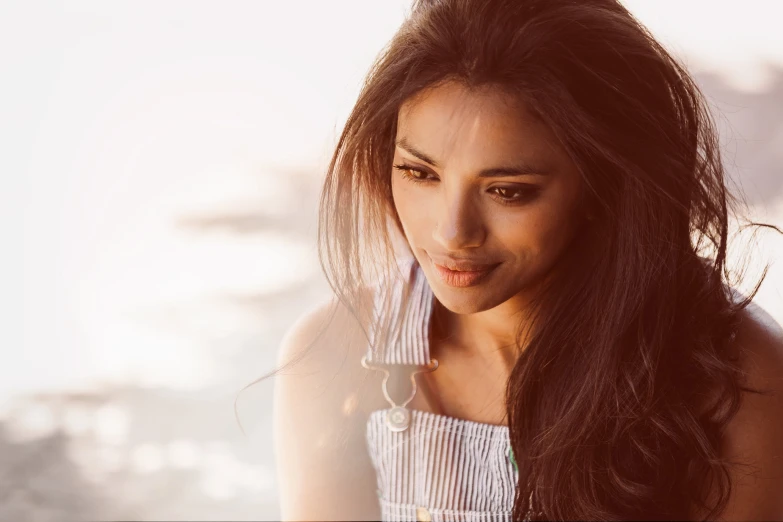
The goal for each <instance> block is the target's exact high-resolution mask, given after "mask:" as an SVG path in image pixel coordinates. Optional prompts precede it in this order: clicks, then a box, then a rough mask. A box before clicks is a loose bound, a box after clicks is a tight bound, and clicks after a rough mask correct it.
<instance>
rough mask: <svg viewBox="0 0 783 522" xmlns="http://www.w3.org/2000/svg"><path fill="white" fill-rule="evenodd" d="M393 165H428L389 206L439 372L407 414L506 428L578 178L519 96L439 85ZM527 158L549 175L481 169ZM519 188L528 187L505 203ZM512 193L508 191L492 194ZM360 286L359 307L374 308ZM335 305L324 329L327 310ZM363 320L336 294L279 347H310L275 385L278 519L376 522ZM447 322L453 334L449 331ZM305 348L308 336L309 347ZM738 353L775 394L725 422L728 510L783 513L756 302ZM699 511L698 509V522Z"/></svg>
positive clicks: (419, 105)
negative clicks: (446, 275)
mask: <svg viewBox="0 0 783 522" xmlns="http://www.w3.org/2000/svg"><path fill="white" fill-rule="evenodd" d="M403 138H404V141H405V142H406V143H407V145H408V146H409V147H408V148H411V147H412V148H414V149H415V150H417V151H419V152H423V153H425V155H426V156H428V157H429V159H430V160H432V161H429V162H428V161H424V160H422V159H421V158H418V157H416V155H415V154H412V153H411V151H406V150H405V149H404V148H402V147H400V146H398V147H397V148H396V150H395V156H394V165H399V164H402V163H405V164H408V165H411V166H413V167H416V168H417V169H420V170H422V171H424V172H425V173H426V174H424V175H421V174H417V173H413V172H409V173H408V174H411V175H415V176H418V177H424V178H427V179H428V180H432V181H428V182H425V183H418V184H417V183H413V182H411V181H408V180H406V179H404V178H403V174H404V173H403V172H401V171H399V170H397V169H393V170H392V171H391V176H392V192H393V197H394V204H395V208H396V210H397V212H398V214H399V217H400V221H401V223H402V225H403V230H404V233H405V237H406V238H407V240H408V243H409V246H410V248H411V251H412V253H413V255H414V256H415V257H416V259H417V260H418V261H419V263H420V264H421V266H422V267H423V270H424V273H425V275H426V277H427V279H428V282H429V284H430V286H431V288H432V290H433V292H434V294H435V296H436V298H437V299H436V307H435V309H434V311H433V319H434V322H433V330H432V331H431V339H430V348H431V351H432V354H433V356H434V357H436V358H437V359H438V360H439V362H440V366H439V368H438V369H437V371H434V372H431V373H425V374H419V375H418V376H417V381H418V383H419V385H420V388H419V390H420V392H419V393H417V395H416V396H415V397H414V399H413V401H412V402H411V403H410V404H409V406H408V407H409V408H411V409H417V410H423V411H430V412H434V413H438V414H441V415H449V416H452V417H457V418H460V419H466V420H473V421H478V422H484V423H488V424H507V423H506V422H505V405H504V402H503V393H504V389H505V384H506V381H507V379H508V375H509V373H510V371H511V368H512V366H513V364H514V361H515V360H516V357H518V354H517V353H516V352H515V351H514V349H512V348H510V347H509V345H510V344H512V343H513V340H514V334H515V332H514V331H513V328H514V325H515V324H517V323H518V322H519V320H520V319H519V318H520V317H523V316H524V313H523V312H524V311H525V308H526V303H528V302H529V300H530V298H531V296H533V295H535V289H536V287H537V286H538V285H540V283H541V281H543V280H545V278H546V276H547V274H548V273H549V272H550V271H551V269H552V267H553V266H554V264H555V261H556V260H557V259H558V258H559V256H560V255H562V253H563V251H564V250H565V248H566V247H567V246H568V244H569V242H570V241H572V240H573V238H574V237H576V234H578V233H579V229H580V225H581V224H583V222H584V219H585V217H584V214H583V211H582V204H581V201H582V200H583V193H584V189H583V185H582V182H581V178H580V177H579V174H578V171H577V169H576V166H575V165H573V164H572V163H571V162H570V160H569V158H568V157H567V155H566V154H565V152H564V151H563V150H562V148H561V147H560V146H559V143H558V141H557V139H556V138H555V136H553V135H552V133H551V132H550V131H549V129H547V128H546V126H544V125H542V124H541V123H540V122H539V121H538V120H536V119H535V118H533V117H532V116H531V115H530V114H529V112H528V111H527V110H526V109H525V107H524V105H523V104H521V103H519V102H516V101H514V100H512V99H511V98H509V97H507V96H505V95H504V94H503V93H502V92H498V91H494V90H492V89H484V90H481V91H472V92H471V91H468V90H467V89H465V88H463V87H462V86H460V85H459V84H456V83H451V84H444V85H441V86H440V87H438V88H437V89H435V90H433V91H431V92H428V93H426V95H422V96H418V97H416V98H413V99H411V100H409V102H408V103H406V104H404V105H403V107H402V108H401V110H400V113H399V120H398V133H397V141H398V142H399V141H402V140H403ZM521 162H526V163H529V164H532V165H537V169H538V170H540V171H546V172H547V174H546V175H535V174H527V175H524V176H504V177H502V178H492V179H484V178H481V177H479V176H478V173H479V172H480V171H482V170H484V169H489V168H497V167H508V166H511V165H515V164H518V163H521ZM522 185H529V186H534V187H538V190H537V195H536V196H535V197H530V198H526V199H525V200H524V202H522V203H520V204H519V205H510V206H505V205H503V204H502V203H501V202H500V201H499V200H498V196H500V195H506V196H509V197H513V195H514V194H515V192H514V191H513V189H515V188H520V187H521V186H522ZM501 188H507V189H508V192H503V191H501V190H500V189H501ZM430 253H432V254H433V255H440V256H448V255H453V256H456V257H471V258H477V262H483V263H495V262H499V263H501V265H500V266H499V267H498V268H496V269H495V271H494V273H493V274H492V276H491V277H490V278H488V279H486V280H485V281H484V283H483V284H481V285H478V286H475V287H469V288H454V287H451V286H448V285H446V284H445V283H443V282H442V281H441V279H440V277H439V276H438V273H437V272H436V270H435V269H434V267H433V266H432V264H431V261H430V258H429V254H430ZM371 302H372V296H371V295H369V294H368V295H367V296H366V298H365V300H364V306H366V307H369V306H371ZM333 305H334V306H336V307H337V314H336V316H335V319H334V321H333V322H331V323H330V325H329V327H328V329H327V331H326V333H325V335H323V336H319V332H320V328H321V326H322V325H323V324H324V323H325V322H326V320H327V318H328V316H329V314H328V312H329V310H330V309H331V307H332V306H333ZM367 327H368V325H366V324H365V325H361V327H360V325H358V324H356V322H355V320H354V318H353V315H352V314H351V313H349V311H347V310H344V309H343V308H342V306H341V305H340V304H339V303H328V304H324V305H322V306H320V307H318V308H317V309H316V310H314V311H311V312H310V313H308V314H305V315H304V316H303V317H302V318H301V319H300V320H299V321H298V322H297V323H296V324H295V325H293V326H292V327H291V329H290V330H289V332H288V333H287V334H286V337H285V339H284V341H283V343H282V345H281V347H280V352H279V354H280V355H279V357H280V359H279V363H280V365H281V366H283V365H284V364H285V363H286V362H288V361H294V360H296V359H297V357H298V356H299V355H301V354H303V353H307V354H308V356H307V357H306V358H305V359H304V360H302V361H300V362H299V363H298V365H297V366H296V369H295V370H293V371H289V372H285V373H283V374H281V375H280V376H279V377H278V378H277V379H276V384H275V422H274V425H275V441H276V443H275V444H276V447H275V455H276V458H277V469H278V474H279V476H278V482H279V490H280V506H281V519H282V520H378V519H379V518H380V508H379V504H378V499H377V497H376V494H375V484H376V482H375V481H376V475H375V469H374V468H373V467H372V463H371V462H370V459H369V455H368V453H367V448H366V443H365V430H366V422H367V417H368V415H369V414H370V412H372V411H377V410H379V409H384V408H387V407H388V404H387V403H386V402H385V401H384V399H383V397H382V394H381V391H380V387H381V376H380V372H367V371H366V370H365V369H364V368H363V367H362V366H361V365H360V363H359V361H360V359H361V357H362V355H364V353H365V349H366V344H365V342H366V338H365V337H364V332H365V331H366V328H367ZM446 332H448V334H449V335H448V336H446V335H444V334H445V333H446ZM311 343H314V344H312V346H311ZM736 348H738V349H740V350H742V351H744V352H745V353H746V354H747V357H746V359H745V367H744V370H745V372H746V376H747V382H748V384H749V385H751V386H753V387H760V388H764V389H767V390H769V391H770V392H771V395H770V396H757V395H751V394H743V401H742V405H741V408H740V411H739V412H738V414H737V416H736V417H735V418H734V419H732V421H731V422H730V423H729V425H728V426H727V428H726V433H725V440H724V444H723V445H722V455H723V456H724V457H725V458H727V459H729V460H731V461H732V462H736V463H737V465H736V466H732V467H731V469H730V473H731V476H732V480H733V482H734V489H733V491H732V495H731V497H730V501H729V504H728V507H727V510H726V512H725V513H724V514H723V516H722V517H721V519H723V520H783V495H781V494H780V492H781V491H783V415H782V414H781V412H782V411H783V402H781V397H782V396H783V330H781V328H780V326H779V325H777V323H775V322H774V321H773V320H771V318H770V317H769V316H768V315H767V314H766V313H764V312H763V310H761V309H759V308H758V307H755V306H754V307H750V308H749V309H748V310H746V311H745V312H744V313H743V323H742V326H741V328H740V332H739V334H738V337H737V341H736ZM393 374H394V377H393V379H392V380H391V383H390V384H391V388H392V395H393V396H395V397H400V396H405V395H407V391H408V390H409V384H410V383H409V381H408V380H407V379H408V376H409V374H408V373H407V372H405V371H404V369H403V371H400V372H393ZM703 516H704V513H703V512H701V511H700V510H698V509H695V508H694V510H693V513H692V517H691V518H694V519H699V518H700V517H703Z"/></svg>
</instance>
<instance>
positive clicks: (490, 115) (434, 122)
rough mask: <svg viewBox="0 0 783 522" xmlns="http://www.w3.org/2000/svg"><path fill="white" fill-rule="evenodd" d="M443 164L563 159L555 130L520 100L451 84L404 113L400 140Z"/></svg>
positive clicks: (400, 119) (492, 90) (413, 102)
mask: <svg viewBox="0 0 783 522" xmlns="http://www.w3.org/2000/svg"><path fill="white" fill-rule="evenodd" d="M403 137H404V138H405V140H406V141H407V142H409V143H411V144H415V146H416V147H417V148H418V149H421V150H424V151H426V152H427V153H428V154H431V155H432V156H433V157H435V158H438V159H443V160H444V161H446V160H447V159H452V158H463V159H465V158H468V157H470V158H474V159H475V158H479V159H482V160H484V159H485V160H486V161H499V160H503V159H514V158H517V159H523V158H541V159H545V158H549V157H552V156H560V155H562V151H561V150H559V147H558V145H557V144H558V142H557V140H556V138H555V136H554V134H553V133H552V132H551V130H550V129H549V128H548V127H547V126H546V125H545V124H544V123H543V122H542V121H541V120H540V119H538V118H537V117H536V116H535V115H534V114H533V112H532V111H531V109H530V108H529V107H528V106H527V105H526V104H525V102H524V101H523V100H521V99H520V98H517V97H514V96H512V95H510V94H508V93H506V92H504V91H502V90H501V89H500V88H497V87H491V86H487V87H482V88H478V89H468V88H467V87H465V86H463V85H462V84H460V83H457V82H448V83H445V84H442V85H439V86H437V87H434V88H432V89H429V90H427V91H424V92H422V93H419V94H418V95H416V96H414V97H412V98H411V99H409V100H407V101H406V102H405V103H403V105H402V106H401V108H400V111H399V114H398V122H397V139H398V140H399V139H400V138H403Z"/></svg>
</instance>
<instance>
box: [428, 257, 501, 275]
mask: <svg viewBox="0 0 783 522" xmlns="http://www.w3.org/2000/svg"><path fill="white" fill-rule="evenodd" d="M430 259H431V260H432V262H433V263H435V264H436V265H440V266H442V267H444V268H448V269H449V270H452V271H455V272H482V271H484V270H487V269H488V268H492V267H494V266H495V265H497V264H498V263H478V262H475V261H470V260H463V259H453V258H448V257H447V258H438V257H432V256H430Z"/></svg>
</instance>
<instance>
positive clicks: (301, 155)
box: [0, 0, 783, 520]
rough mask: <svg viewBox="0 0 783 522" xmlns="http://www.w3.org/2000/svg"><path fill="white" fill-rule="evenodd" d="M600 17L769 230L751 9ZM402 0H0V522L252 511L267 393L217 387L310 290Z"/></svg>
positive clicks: (764, 99) (661, 4) (769, 50)
mask: <svg viewBox="0 0 783 522" xmlns="http://www.w3.org/2000/svg"><path fill="white" fill-rule="evenodd" d="M623 3H624V4H625V5H627V6H628V8H629V10H630V11H631V12H632V13H634V14H635V15H636V16H637V17H638V18H639V19H640V20H641V21H642V23H644V24H645V25H647V26H648V27H649V28H650V29H651V31H652V32H653V34H654V35H655V36H656V37H657V38H658V39H659V40H660V41H661V42H662V43H663V44H664V45H665V46H666V47H667V48H668V49H670V51H671V52H672V53H673V54H674V55H675V56H677V57H678V58H680V59H681V60H682V61H683V63H685V65H686V66H687V67H688V68H689V69H690V70H691V71H692V73H693V75H694V77H695V78H696V80H697V82H698V83H699V85H700V86H701V87H702V88H703V90H704V92H705V94H706V95H707V98H708V100H709V101H710V103H711V104H713V107H714V109H715V111H716V118H717V120H718V123H719V127H720V130H721V145H722V152H723V153H724V162H725V163H726V166H727V171H728V173H729V174H730V175H731V177H732V179H733V180H735V181H736V182H737V183H739V184H740V186H741V187H742V188H743V190H744V191H745V195H746V196H747V198H748V203H749V206H750V211H751V217H753V218H755V219H757V220H761V221H764V222H767V223H774V224H777V225H778V226H783V176H781V172H780V171H781V165H783V33H781V32H780V31H778V28H777V22H776V21H777V20H778V19H779V17H776V16H774V14H775V13H773V12H772V11H773V10H774V9H773V8H771V7H770V6H769V3H768V2H760V1H746V2H744V3H743V4H742V6H741V8H738V7H737V6H735V5H733V4H726V5H716V4H715V3H710V2H706V1H705V0H698V1H696V0H692V1H686V2H683V1H678V2H674V1H672V0H665V1H664V0H658V1H657V2H644V1H642V0H633V1H631V0H628V1H626V2H623ZM409 5H410V2H408V1H402V0H374V1H373V2H361V1H359V0H335V1H332V2H309V3H305V4H302V3H301V2H299V3H291V2H250V1H244V2H238V1H234V2H221V3H219V4H218V3H217V2H185V1H165V2H155V3H152V2H148V3H145V2H134V3H131V2H128V1H116V2H111V3H109V2H98V1H94V0H93V1H70V2H55V1H50V2H40V1H35V2H17V3H6V4H4V5H2V6H0V43H2V45H0V63H2V65H3V70H4V71H5V74H6V81H5V82H3V86H2V89H3V94H4V95H3V96H2V97H0V121H2V122H3V123H2V125H1V126H0V132H2V134H3V135H2V140H3V142H4V143H5V144H6V147H5V150H4V154H3V156H2V158H0V162H2V170H3V171H4V172H6V174H5V178H6V180H7V181H8V182H9V183H8V187H9V188H8V189H7V190H6V195H7V197H6V200H7V201H6V205H5V209H4V216H5V219H4V220H3V223H4V224H3V226H4V227H5V228H4V230H3V231H4V232H5V237H7V238H9V239H10V244H11V245H12V253H11V256H9V257H10V258H11V264H10V265H9V269H8V270H6V271H5V274H4V276H5V279H4V280H3V283H5V285H4V286H5V288H7V289H10V291H9V292H7V293H6V295H5V298H4V301H3V304H2V306H3V311H4V312H5V315H6V317H7V320H6V322H5V324H4V330H3V335H4V339H5V340H6V342H7V343H9V346H10V347H12V348H11V349H9V350H7V352H6V353H7V357H8V359H7V360H6V361H5V364H3V365H2V366H0V372H1V373H0V397H1V398H2V399H1V400H2V402H0V405H2V406H0V459H5V462H6V463H7V464H8V466H7V469H13V470H16V475H15V476H10V474H9V473H8V472H7V473H5V474H3V473H0V481H2V482H3V484H5V486H6V487H5V488H4V490H6V491H7V492H8V493H7V495H6V498H5V500H3V501H0V518H4V519H5V518H9V519H11V518H18V519H31V518H37V519H42V520H49V519H51V520H61V519H63V518H79V519H83V518H96V519H107V518H125V519H130V518H133V519H144V520H152V519H162V518H168V519H172V520H173V519H182V520H185V519H192V518H194V517H200V518H202V519H227V518H232V519H268V520H274V519H275V517H277V516H278V512H277V507H276V496H275V495H276V490H275V488H276V485H275V483H274V480H275V479H274V461H273V455H272V450H271V440H272V439H271V433H270V430H269V422H270V419H271V390H272V381H273V379H270V380H268V381H266V382H264V383H260V384H259V385H257V386H254V387H252V388H250V389H249V390H248V391H247V392H244V393H243V394H242V395H241V396H240V397H239V403H238V404H239V410H240V415H241V419H242V424H243V426H244V427H245V429H246V430H247V431H248V437H243V436H242V435H241V433H240V432H239V427H238V425H237V424H236V421H235V419H234V410H233V404H234V399H235V398H236V397H237V393H238V391H239V390H240V389H241V388H242V387H243V386H244V385H246V384H248V383H250V382H251V381H253V380H255V379H256V378H258V377H259V376H261V375H263V374H264V373H266V372H268V371H270V370H272V369H273V367H274V364H275V361H276V355H277V354H276V349H277V345H278V343H279V340H280V338H281V337H282V335H283V333H284V332H285V331H286V330H287V328H288V327H289V326H290V324H291V323H292V322H293V321H294V320H295V319H296V317H298V316H299V315H300V314H301V313H302V312H303V311H304V310H305V309H307V308H309V307H310V306H312V305H313V304H314V303H316V302H317V301H319V300H321V299H323V298H324V297H325V296H327V295H328V292H329V289H328V286H327V285H326V282H325V280H324V279H323V276H322V274H321V273H320V268H319V266H318V261H317V257H316V250H315V225H316V211H317V207H316V205H317V198H318V194H319V190H320V183H321V181H322V179H323V174H324V171H325V167H326V164H327V162H328V160H329V158H330V154H331V150H332V148H333V147H334V144H335V141H336V137H337V136H339V131H340V129H341V128H342V125H343V122H344V121H345V118H346V117H347V115H348V113H349V111H350V110H351V107H352V104H353V102H354V100H355V98H356V96H357V95H358V93H359V88H360V86H361V82H362V79H363V77H364V75H365V73H366V72H367V70H368V68H369V66H370V64H371V63H372V61H373V59H374V58H375V56H376V55H377V54H378V53H379V52H380V51H381V49H382V48H383V46H384V45H385V43H386V42H387V41H388V39H389V38H390V37H391V36H392V34H393V32H394V31H395V30H396V28H397V27H398V26H399V24H400V23H401V22H402V20H403V17H404V15H405V13H406V11H407V9H408V6H409ZM770 238H774V239H773V240H770ZM743 244H744V243H743V242H742V241H738V242H737V243H736V244H735V246H736V247H740V246H741V245H743ZM17 245H19V246H20V250H21V256H19V255H18V254H17V248H16V247H17ZM781 252H783V241H781V239H780V238H779V237H778V238H775V236H774V235H773V234H767V235H764V234H761V235H759V248H758V252H756V251H754V255H753V256H752V260H753V261H754V262H755V263H764V262H770V271H769V273H768V276H767V280H766V282H765V283H764V284H763V285H762V287H761V290H760V291H759V294H758V296H757V302H758V303H759V304H760V305H761V306H763V307H764V308H765V309H766V310H767V311H768V312H769V313H770V315H772V317H773V318H774V319H776V320H777V321H778V322H779V323H783V270H782V269H781V268H780V262H781V257H782V256H781ZM738 254H739V253H738V252H734V253H732V258H733V257H735V256H736V255H738ZM776 263H777V264H776ZM754 269H755V270H756V271H755V272H753V271H752V272H751V273H750V275H749V280H748V281H747V282H748V284H750V286H751V287H752V283H754V282H755V277H756V274H757V273H758V272H760V270H759V268H758V266H754ZM744 289H745V288H743V290H744ZM19 347H21V349H19ZM41 455H45V457H41ZM5 475H9V476H5ZM43 499H46V501H43ZM204 517H206V518H204Z"/></svg>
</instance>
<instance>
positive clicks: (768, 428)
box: [723, 303, 783, 520]
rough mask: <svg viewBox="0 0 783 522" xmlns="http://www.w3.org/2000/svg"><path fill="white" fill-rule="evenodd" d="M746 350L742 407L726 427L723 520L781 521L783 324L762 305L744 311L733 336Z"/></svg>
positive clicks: (752, 305)
mask: <svg viewBox="0 0 783 522" xmlns="http://www.w3.org/2000/svg"><path fill="white" fill-rule="evenodd" d="M734 343H735V348H736V349H737V350H738V351H739V352H740V353H741V354H742V358H741V360H742V370H743V372H744V380H745V382H744V383H742V384H743V386H746V387H748V388H751V389H753V390H758V391H760V392H762V393H753V392H749V391H745V392H743V393H742V400H741V403H740V409H739V411H738V412H737V415H736V416H735V417H734V418H733V419H732V420H731V421H730V423H729V425H728V426H727V429H726V433H725V438H724V449H723V453H724V456H726V457H727V458H729V460H730V461H731V462H732V466H731V469H730V473H731V478H732V482H733V484H732V487H733V490H732V494H731V497H730V500H729V504H728V506H727V509H726V511H725V512H724V514H723V518H724V519H725V520H783V495H782V494H781V492H783V328H781V326H780V324H778V323H777V322H776V321H775V320H774V319H773V318H772V316H771V315H770V314H769V313H768V312H766V311H765V310H764V309H762V308H761V307H760V306H758V305H756V304H754V303H751V304H750V305H749V306H748V307H747V308H746V309H745V310H743V312H742V316H741V324H740V327H739V331H738V332H737V336H736V338H735V341H734Z"/></svg>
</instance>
